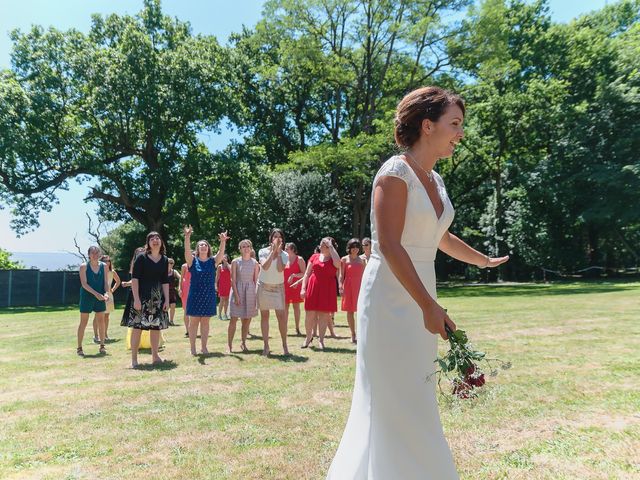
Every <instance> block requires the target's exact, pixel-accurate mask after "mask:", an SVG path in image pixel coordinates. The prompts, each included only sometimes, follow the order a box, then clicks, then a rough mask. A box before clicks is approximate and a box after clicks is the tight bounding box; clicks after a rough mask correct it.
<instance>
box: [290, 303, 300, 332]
mask: <svg viewBox="0 0 640 480" xmlns="http://www.w3.org/2000/svg"><path fill="white" fill-rule="evenodd" d="M292 305H293V319H294V320H295V322H296V335H302V333H301V332H300V304H299V303H293V304H292Z"/></svg>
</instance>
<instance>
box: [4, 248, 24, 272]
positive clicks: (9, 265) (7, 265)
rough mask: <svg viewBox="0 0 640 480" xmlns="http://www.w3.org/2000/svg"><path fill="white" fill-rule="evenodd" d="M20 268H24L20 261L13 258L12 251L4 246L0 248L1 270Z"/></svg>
mask: <svg viewBox="0 0 640 480" xmlns="http://www.w3.org/2000/svg"><path fill="white" fill-rule="evenodd" d="M18 268H24V267H23V266H22V265H21V264H20V262H16V261H15V260H11V253H10V252H8V251H7V250H4V249H3V248H0V270H15V269H18Z"/></svg>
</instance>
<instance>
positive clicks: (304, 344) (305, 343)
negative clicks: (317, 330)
mask: <svg viewBox="0 0 640 480" xmlns="http://www.w3.org/2000/svg"><path fill="white" fill-rule="evenodd" d="M312 343H313V337H311V340H309V341H308V342H307V339H306V338H305V339H304V342H302V345H300V348H309V345H311V344H312Z"/></svg>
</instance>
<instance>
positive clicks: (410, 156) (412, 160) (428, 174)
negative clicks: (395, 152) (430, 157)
mask: <svg viewBox="0 0 640 480" xmlns="http://www.w3.org/2000/svg"><path fill="white" fill-rule="evenodd" d="M404 153H405V155H408V156H409V158H411V163H412V164H413V165H415V166H416V167H418V168H419V169H420V170H422V171H423V172H424V174H425V175H426V176H427V178H428V179H429V182H433V170H431V171H427V170H425V169H424V168H422V167H421V166H420V164H419V163H418V161H417V160H416V157H414V156H413V155H412V154H411V152H409V151H408V150H407V151H406V152H404Z"/></svg>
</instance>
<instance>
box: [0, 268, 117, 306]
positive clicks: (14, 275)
mask: <svg viewBox="0 0 640 480" xmlns="http://www.w3.org/2000/svg"><path fill="white" fill-rule="evenodd" d="M118 274H119V275H120V278H121V279H122V280H127V279H128V278H129V274H128V273H125V272H118ZM80 288H81V287H80V275H79V274H78V272H77V271H71V272H41V271H40V270H0V308H6V307H27V306H33V307H37V306H45V305H74V304H77V303H78V301H79V300H80ZM127 290H128V289H126V288H119V289H118V290H116V292H115V295H114V297H115V298H114V299H115V302H116V306H117V305H122V304H123V303H124V302H125V301H126V296H127Z"/></svg>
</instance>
